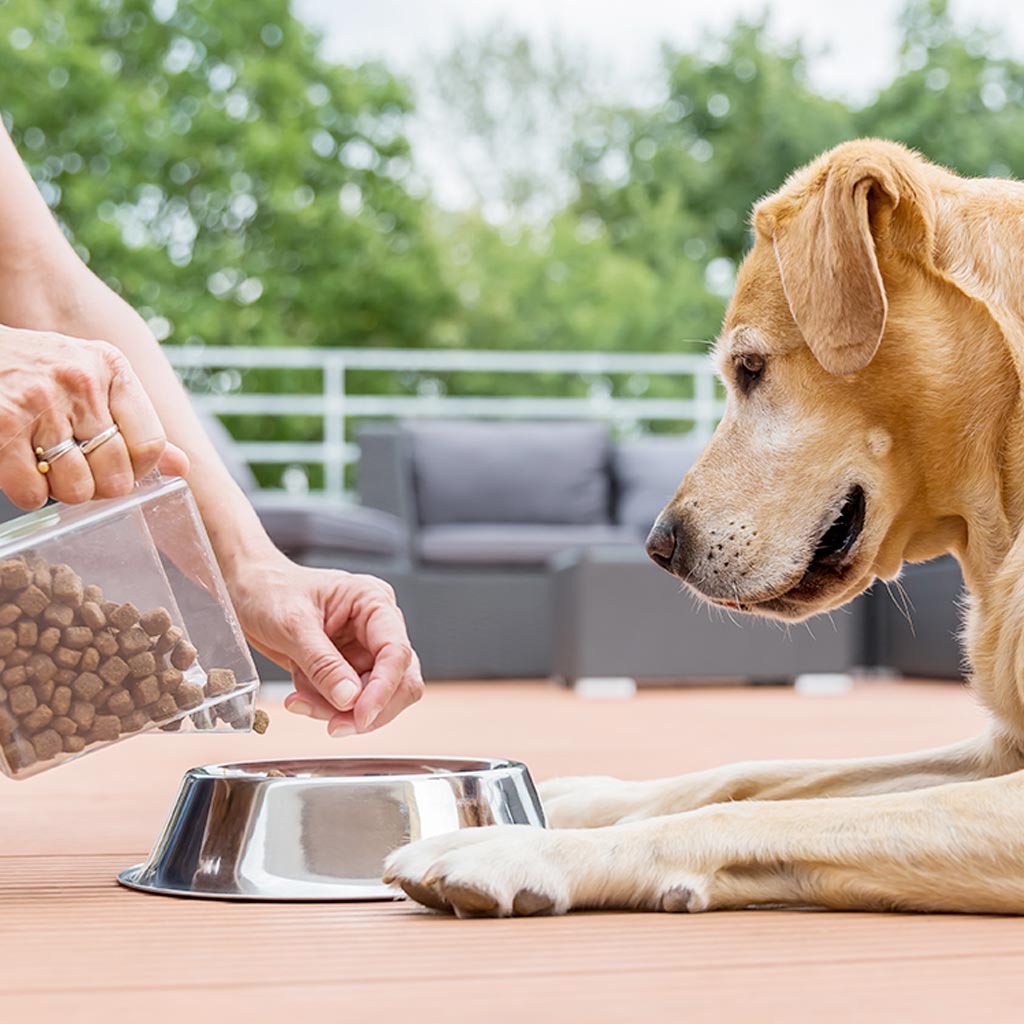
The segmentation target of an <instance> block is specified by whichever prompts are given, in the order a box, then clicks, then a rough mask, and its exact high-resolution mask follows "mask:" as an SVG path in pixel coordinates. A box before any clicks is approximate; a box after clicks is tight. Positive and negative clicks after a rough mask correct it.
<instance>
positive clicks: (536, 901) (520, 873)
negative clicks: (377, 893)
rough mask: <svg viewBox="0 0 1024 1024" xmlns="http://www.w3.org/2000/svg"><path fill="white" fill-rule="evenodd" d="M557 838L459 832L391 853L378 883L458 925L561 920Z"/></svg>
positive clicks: (512, 828) (524, 831)
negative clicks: (451, 916)
mask: <svg viewBox="0 0 1024 1024" xmlns="http://www.w3.org/2000/svg"><path fill="white" fill-rule="evenodd" d="M567 863H568V862H567V859H566V858H565V857H564V856H562V854H561V851H560V850H559V849H558V837H557V836H556V835H554V834H552V833H550V832H547V831H546V830H544V829H541V828H534V827H532V826H529V825H494V826H490V827H487V828H470V829H463V830H461V831H459V832H451V833H449V834H448V835H443V836H436V837H434V838H431V839H421V840H419V841H418V842H415V843H411V844H410V845H408V846H405V847H402V849H400V850H396V851H395V852H394V853H392V854H391V856H390V857H388V859H387V861H386V863H385V871H384V881H385V882H386V883H387V884H389V885H400V886H401V887H402V889H403V890H404V891H405V893H406V895H408V896H410V897H411V898H412V899H414V900H416V901H417V902H418V903H422V904H423V905H424V906H427V907H431V908H433V909H435V910H450V911H453V912H454V913H455V914H457V915H458V916H459V917H513V916H516V917H527V916H533V915H535V914H564V913H565V912H566V911H567V910H569V909H570V906H571V891H570V882H569V877H568V874H567V872H566V870H565V869H566V866H567Z"/></svg>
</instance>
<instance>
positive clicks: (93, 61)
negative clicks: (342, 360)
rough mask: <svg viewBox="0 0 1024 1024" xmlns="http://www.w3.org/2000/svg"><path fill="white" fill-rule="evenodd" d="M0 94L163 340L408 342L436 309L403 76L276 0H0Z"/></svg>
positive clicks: (40, 176) (41, 174) (103, 262)
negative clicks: (321, 45)
mask: <svg viewBox="0 0 1024 1024" xmlns="http://www.w3.org/2000/svg"><path fill="white" fill-rule="evenodd" d="M0 67H2V68H3V90H2V92H0V105H2V107H3V111H4V118H5V121H6V122H7V124H8V126H9V127H10V129H11V131H12V135H13V137H14V140H15V143H16V144H17V145H18V147H19V149H20V151H21V153H22V155H23V157H24V158H25V159H26V161H27V162H28V164H29V166H30V168H31V171H32V173H33V175H34V177H35V179H36V181H37V182H38V184H39V186H40V188H41V189H42V191H43V194H44V196H45V197H46V199H47V201H48V202H49V204H50V206H51V207H52V208H53V210H54V212H55V213H56V215H57V216H58V218H59V219H60V221H61V223H62V224H63V225H64V227H65V230H66V231H67V233H68V234H69V236H70V237H71V238H72V239H73V240H74V241H75V243H76V245H77V247H78V249H79V251H80V252H81V253H82V255H83V256H85V257H86V258H87V259H88V260H89V261H90V263H91V264H92V265H93V267H94V268H95V269H96V270H97V271H98V272H99V273H100V274H101V275H102V276H104V277H105V278H106V279H107V280H108V281H110V283H111V284H113V285H114V287H115V288H117V289H118V290H119V291H121V292H122V293H123V294H124V295H125V296H126V298H128V299H129V301H131V302H132V303H133V304H135V305H136V306H137V307H139V308H140V309H141V310H142V311H143V312H144V313H145V314H146V315H147V316H148V317H149V318H150V321H151V324H152V326H153V327H154V330H155V332H156V334H157V336H158V337H168V338H170V339H171V340H173V341H176V342H185V341H195V340H199V341H202V342H205V343H207V344H232V343H235V344H258V345H288V344H305V345H346V344H358V345H366V344H369V345H416V344H423V343H425V342H427V341H429V340H430V338H431V334H432V331H433V330H434V328H435V325H436V324H437V323H438V322H439V320H440V319H441V318H443V317H445V316H446V315H448V314H449V313H450V311H451V307H452V299H451V293H450V291H449V290H448V289H447V288H446V286H445V284H444V282H442V281H441V279H440V277H439V275H438V272H437V261H436V254H435V251H434V247H433V244H432V242H431V240H430V236H429V232H428V231H427V230H426V225H425V217H426V205H425V203H424V201H423V200H422V199H421V198H418V197H417V196H416V195H414V194H413V193H412V192H411V190H410V187H409V183H410V178H411V172H412V168H411V160H410V153H409V145H408V142H407V140H406V138H405V136H404V132H403V128H404V121H405V118H406V115H407V113H408V111H409V107H410V101H409V96H408V93H407V91H406V89H405V88H404V87H403V86H402V84H401V83H399V82H398V81H397V80H396V79H395V78H393V77H392V76H391V75H389V74H388V73H387V72H386V71H385V70H384V69H383V68H380V67H375V66H368V67H362V68H357V69H351V68H346V67H341V66H337V65H330V64H327V63H325V62H324V61H322V60H321V59H320V58H319V56H318V54H317V39H316V37H315V36H314V35H313V34H312V33H311V32H310V31H309V30H308V29H307V28H306V27H305V26H304V25H303V24H302V23H301V22H299V21H298V20H297V19H295V18H294V17H293V16H292V14H291V13H290V10H289V4H288V3H287V0H245V2H244V3H224V2H221V0H48V2H46V3H39V2H37V0H0Z"/></svg>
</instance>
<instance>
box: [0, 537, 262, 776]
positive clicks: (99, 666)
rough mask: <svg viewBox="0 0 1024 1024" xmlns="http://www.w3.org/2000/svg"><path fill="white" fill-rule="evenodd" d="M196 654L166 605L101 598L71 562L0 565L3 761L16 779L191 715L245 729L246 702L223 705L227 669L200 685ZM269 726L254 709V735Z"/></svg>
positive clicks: (228, 688) (28, 560) (171, 726)
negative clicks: (41, 765)
mask: <svg viewBox="0 0 1024 1024" xmlns="http://www.w3.org/2000/svg"><path fill="white" fill-rule="evenodd" d="M196 653H197V652H196V648H195V647H194V646H193V645H192V644H191V643H190V642H189V640H188V637H186V636H185V633H184V630H183V629H182V628H181V627H180V626H176V625H175V624H174V622H173V621H172V618H171V613H170V612H169V611H168V610H167V609H166V608H152V609H148V610H141V611H140V609H139V608H138V607H136V606H135V605H134V604H132V603H131V602H130V601H124V602H117V601H113V600H108V599H106V598H105V597H104V594H103V591H102V590H101V589H100V588H99V587H98V586H96V585H94V584H86V583H85V581H84V580H82V578H81V577H80V576H79V575H78V574H77V573H76V572H75V571H74V569H72V568H71V567H70V566H68V565H63V564H60V565H52V566H51V565H48V564H47V563H46V562H45V561H44V560H42V559H40V558H37V557H35V556H27V557H18V558H9V559H7V560H5V561H0V759H2V760H3V761H5V762H6V765H7V767H8V768H9V769H10V770H11V771H12V772H14V773H18V772H20V771H24V770H25V769H27V768H29V767H31V766H33V765H37V764H39V763H40V762H45V761H49V760H52V759H53V758H56V757H58V756H61V757H63V756H65V755H69V754H79V753H82V751H84V750H86V749H87V748H88V747H89V745H90V744H94V743H96V744H101V743H111V742H114V741H115V740H117V739H119V738H120V737H122V736H124V735H127V734H131V733H136V732H139V731H140V730H143V729H146V728H148V727H151V726H152V725H158V726H160V727H161V728H162V729H165V730H167V731H176V730H177V729H179V728H181V725H182V720H183V717H184V716H185V715H187V714H188V713H189V712H191V713H193V715H201V716H205V717H204V723H205V722H206V721H207V719H208V720H209V721H208V724H211V725H212V724H213V723H214V722H215V721H222V722H225V723H228V724H230V725H233V726H234V727H235V728H246V727H247V725H248V722H249V717H248V716H249V702H248V697H247V696H239V697H237V698H234V699H230V700H225V698H226V697H227V696H229V695H230V694H232V693H233V692H234V691H235V690H237V689H238V681H237V679H236V678H235V674H234V672H232V671H231V670H230V669H220V668H214V669H210V671H209V673H208V675H207V677H206V683H205V686H204V685H202V684H201V682H200V681H201V679H202V673H201V672H200V671H197V670H196V669H194V668H193V666H194V664H195V661H196ZM193 675H195V676H196V678H195V679H193V678H192V677H193ZM207 701H211V702H216V703H214V704H213V705H212V706H210V707H208V708H206V707H204V704H205V703H206V702H207ZM267 721H268V720H267V716H266V713H265V712H263V711H260V712H257V715H256V720H255V722H254V728H256V729H257V731H260V732H262V731H265V730H266V725H267Z"/></svg>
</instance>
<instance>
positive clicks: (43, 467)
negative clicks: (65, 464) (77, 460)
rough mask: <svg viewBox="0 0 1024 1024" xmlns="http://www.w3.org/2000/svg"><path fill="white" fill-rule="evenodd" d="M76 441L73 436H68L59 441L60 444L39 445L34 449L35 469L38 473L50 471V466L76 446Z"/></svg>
mask: <svg viewBox="0 0 1024 1024" xmlns="http://www.w3.org/2000/svg"><path fill="white" fill-rule="evenodd" d="M77 444H78V442H77V441H76V440H75V439H74V438H73V437H69V438H67V440H65V441H61V442H60V444H55V445H52V446H51V447H50V448H44V447H43V446H42V445H40V446H39V447H38V448H36V450H35V456H36V469H38V470H39V472H40V473H42V474H44V475H45V474H46V473H49V472H50V467H51V466H52V465H53V464H54V463H55V462H56V461H57V460H58V459H59V458H60V457H61V456H62V455H67V453H68V452H69V451H71V449H72V448H74V447H76V446H77Z"/></svg>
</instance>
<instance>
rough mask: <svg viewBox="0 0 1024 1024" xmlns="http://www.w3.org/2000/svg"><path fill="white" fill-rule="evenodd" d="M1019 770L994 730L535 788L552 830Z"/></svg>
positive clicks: (1021, 760)
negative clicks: (665, 775) (925, 746)
mask: <svg viewBox="0 0 1024 1024" xmlns="http://www.w3.org/2000/svg"><path fill="white" fill-rule="evenodd" d="M1020 768H1024V757H1022V755H1021V751H1020V749H1019V748H1018V747H1017V745H1016V744H1014V743H1013V742H1011V741H1010V740H1008V739H1006V738H1005V737H1003V736H1001V735H998V734H996V733H987V734H985V735H983V736H978V737H975V738H974V739H970V740H965V741H963V742H961V743H954V744H952V745H951V746H948V747H939V748H936V749H934V750H922V751H917V752H915V753H912V754H897V755H893V756H886V757H866V758H850V759H846V760H834V761H827V760H820V761H811V760H806V761H804V760H794V761H747V762H742V763H739V764H731V765H725V766H723V767H721V768H712V769H709V770H707V771H700V772H691V773H690V774H688V775H680V776H678V777H676V778H669V779H652V780H647V781H642V782H632V781H624V780H621V779H613V778H605V777H602V776H595V777H581V778H565V779H552V780H549V781H547V782H543V783H541V784H540V786H539V787H538V790H539V792H540V795H541V799H542V800H543V802H544V809H545V812H546V813H547V816H548V824H549V825H551V826H552V827H553V828H598V827H600V826H602V825H612V824H616V823H619V822H626V821H633V820H638V819H641V818H653V817H657V816H661V815H665V814H680V813H682V812H684V811H691V810H695V809H697V808H699V807H705V806H707V805H708V804H717V803H726V802H731V801H736V800H796V799H802V798H809V797H823V796H829V797H840V796H869V795H874V794H879V793H899V792H906V791H909V790H915V789H924V788H927V787H930V786H939V785H943V784H945V783H950V782H966V781H970V780H973V779H985V778H991V777H993V776H996V775H1005V774H1007V773H1009V772H1014V771H1017V770H1018V769H1020Z"/></svg>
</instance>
